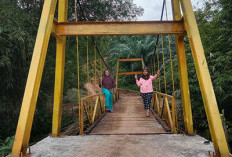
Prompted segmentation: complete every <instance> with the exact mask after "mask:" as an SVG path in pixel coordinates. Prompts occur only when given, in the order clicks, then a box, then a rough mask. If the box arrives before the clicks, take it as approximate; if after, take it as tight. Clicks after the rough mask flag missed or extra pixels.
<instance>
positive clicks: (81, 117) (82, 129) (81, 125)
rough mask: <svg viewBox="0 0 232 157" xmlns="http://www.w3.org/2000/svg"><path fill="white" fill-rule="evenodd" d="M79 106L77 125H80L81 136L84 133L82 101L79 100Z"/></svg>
mask: <svg viewBox="0 0 232 157" xmlns="http://www.w3.org/2000/svg"><path fill="white" fill-rule="evenodd" d="M80 102H81V104H80V108H79V110H80V112H79V113H80V114H79V124H80V133H79V134H80V135H83V133H84V99H83V98H82V99H81V101H80Z"/></svg>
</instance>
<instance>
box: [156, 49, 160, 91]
mask: <svg viewBox="0 0 232 157" xmlns="http://www.w3.org/2000/svg"><path fill="white" fill-rule="evenodd" d="M158 50H159V48H158V47H157V49H156V55H157V69H158V70H159V69H160V67H159V51H158ZM158 79H159V92H161V83H160V77H158Z"/></svg>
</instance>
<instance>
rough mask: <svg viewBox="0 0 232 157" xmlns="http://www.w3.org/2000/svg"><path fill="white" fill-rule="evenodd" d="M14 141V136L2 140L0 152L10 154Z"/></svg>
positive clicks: (0, 141)
mask: <svg viewBox="0 0 232 157" xmlns="http://www.w3.org/2000/svg"><path fill="white" fill-rule="evenodd" d="M13 143H14V136H11V137H7V138H6V139H5V140H0V154H4V155H8V154H10V152H11V148H12V146H13Z"/></svg>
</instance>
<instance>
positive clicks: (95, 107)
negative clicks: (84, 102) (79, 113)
mask: <svg viewBox="0 0 232 157" xmlns="http://www.w3.org/2000/svg"><path fill="white" fill-rule="evenodd" d="M98 101H99V97H97V99H96V102H95V106H94V111H93V117H92V122H94V120H95V117H96V114H97V107H98V103H99V102H98Z"/></svg>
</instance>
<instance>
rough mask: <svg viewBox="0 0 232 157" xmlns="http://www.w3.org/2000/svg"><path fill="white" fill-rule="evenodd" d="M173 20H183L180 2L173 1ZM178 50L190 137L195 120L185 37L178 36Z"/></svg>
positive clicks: (184, 108) (184, 105)
mask: <svg viewBox="0 0 232 157" xmlns="http://www.w3.org/2000/svg"><path fill="white" fill-rule="evenodd" d="M172 8H173V18H174V20H177V21H180V20H181V12H180V3H179V0H172ZM175 40H176V50H177V56H178V67H179V79H180V86H181V99H182V103H183V114H184V123H185V132H186V133H187V134H188V135H193V134H194V131H193V120H192V109H191V102H190V92H189V85H188V82H189V81H188V72H187V63H186V56H185V47H184V35H176V36H175Z"/></svg>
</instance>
